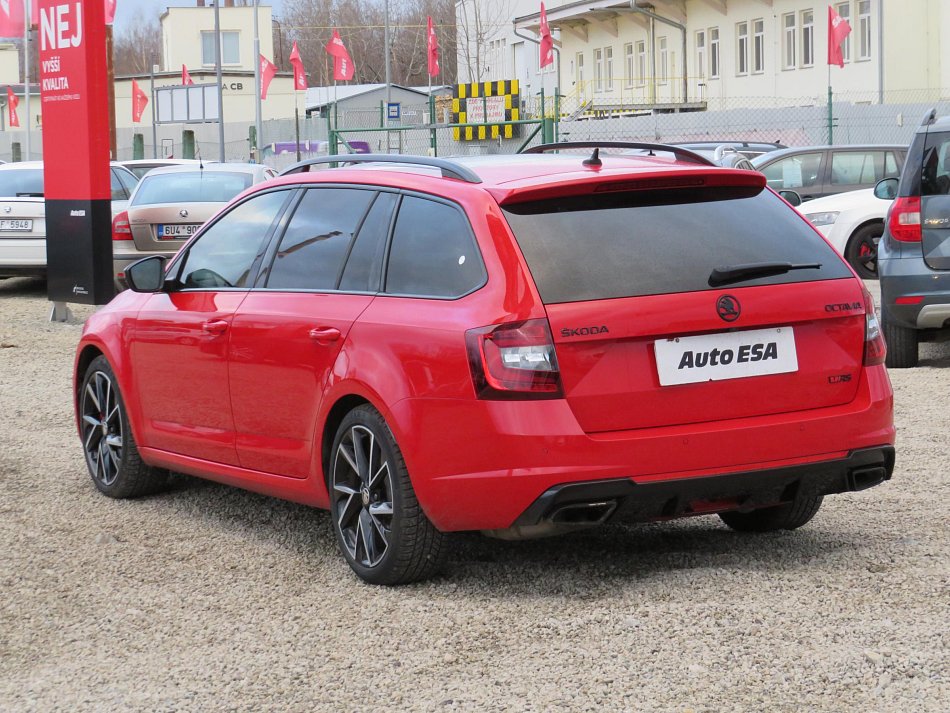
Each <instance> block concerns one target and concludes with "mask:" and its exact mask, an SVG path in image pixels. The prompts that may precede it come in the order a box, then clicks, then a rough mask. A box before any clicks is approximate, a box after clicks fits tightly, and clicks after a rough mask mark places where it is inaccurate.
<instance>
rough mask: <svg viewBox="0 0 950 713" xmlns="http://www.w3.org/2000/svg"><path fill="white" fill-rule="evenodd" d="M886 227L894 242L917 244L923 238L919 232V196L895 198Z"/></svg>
mask: <svg viewBox="0 0 950 713" xmlns="http://www.w3.org/2000/svg"><path fill="white" fill-rule="evenodd" d="M887 227H888V230H890V231H891V237H892V238H894V240H899V241H901V242H902V243H919V242H920V241H921V239H922V237H923V236H922V233H921V230H920V196H910V197H907V198H897V199H896V200H895V201H894V205H893V206H891V214H890V216H889V217H888V220H887Z"/></svg>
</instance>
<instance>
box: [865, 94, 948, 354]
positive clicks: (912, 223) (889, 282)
mask: <svg viewBox="0 0 950 713" xmlns="http://www.w3.org/2000/svg"><path fill="white" fill-rule="evenodd" d="M874 193H875V195H876V196H877V197H878V198H895V200H894V203H893V204H891V208H890V210H889V211H888V215H887V223H886V226H885V229H884V235H883V236H882V238H881V242H880V244H879V245H878V271H879V273H880V278H881V308H882V312H883V329H884V338H885V340H886V341H887V366H889V367H896V368H904V367H912V366H916V365H917V359H918V356H917V352H918V343H919V342H921V341H934V340H937V339H941V338H943V337H946V336H950V117H941V118H939V119H937V118H936V111H935V110H933V111H931V112H930V113H928V114H927V116H926V117H925V118H924V121H923V123H922V124H921V126H920V128H919V129H917V133H916V134H915V135H914V140H913V142H912V143H911V145H910V150H909V151H908V153H907V161H906V162H905V163H904V170H903V172H902V173H901V177H900V182H899V183H898V180H897V179H895V178H887V179H884V180H883V181H881V182H880V183H878V185H877V186H876V187H875V189H874Z"/></svg>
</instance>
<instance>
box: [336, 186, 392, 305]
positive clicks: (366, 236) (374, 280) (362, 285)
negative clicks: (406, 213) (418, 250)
mask: <svg viewBox="0 0 950 713" xmlns="http://www.w3.org/2000/svg"><path fill="white" fill-rule="evenodd" d="M396 200H397V197H396V194H394V193H380V194H379V195H378V196H377V197H376V201H375V202H374V203H373V207H372V208H371V209H370V211H369V215H367V216H366V220H364V221H363V227H361V228H360V232H359V235H357V236H356V242H355V243H354V244H353V249H352V250H350V257H349V258H348V259H347V261H346V269H344V271H343V279H342V280H341V282H340V289H341V290H347V291H349V292H375V291H376V290H377V289H379V270H380V266H381V265H382V260H383V250H384V249H385V248H386V236H387V234H388V233H389V224H390V222H391V221H392V215H393V208H395V207H396Z"/></svg>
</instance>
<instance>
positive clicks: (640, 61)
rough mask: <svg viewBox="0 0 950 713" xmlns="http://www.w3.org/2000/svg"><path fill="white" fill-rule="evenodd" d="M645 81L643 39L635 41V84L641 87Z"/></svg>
mask: <svg viewBox="0 0 950 713" xmlns="http://www.w3.org/2000/svg"><path fill="white" fill-rule="evenodd" d="M646 81H647V43H646V41H645V40H640V41H639V42H637V84H639V85H640V86H641V87H642V86H643V85H644V84H646Z"/></svg>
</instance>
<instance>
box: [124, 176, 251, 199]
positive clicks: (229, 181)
mask: <svg viewBox="0 0 950 713" xmlns="http://www.w3.org/2000/svg"><path fill="white" fill-rule="evenodd" d="M250 185H251V174H249V173H238V172H236V171H227V172H225V171H211V170H208V169H205V170H204V171H193V172H188V173H161V174H158V175H151V176H146V177H145V178H143V179H142V182H141V183H140V184H139V190H138V191H137V192H136V194H135V199H134V200H133V201H132V205H152V204H154V203H227V202H228V201H229V200H231V199H232V198H234V196H236V195H237V194H238V193H240V192H241V191H243V190H244V189H245V188H249V187H250Z"/></svg>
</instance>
